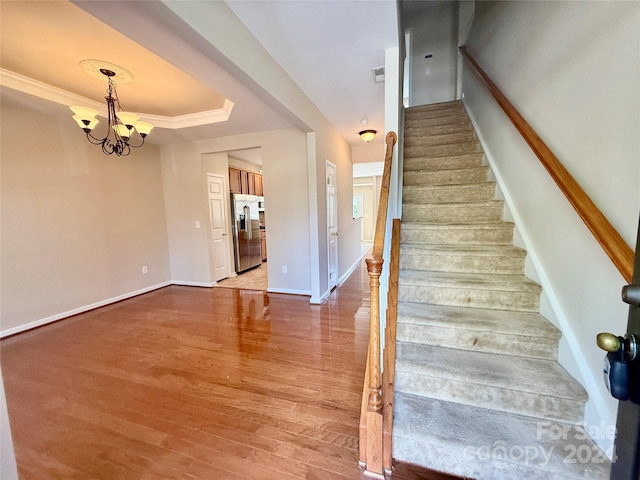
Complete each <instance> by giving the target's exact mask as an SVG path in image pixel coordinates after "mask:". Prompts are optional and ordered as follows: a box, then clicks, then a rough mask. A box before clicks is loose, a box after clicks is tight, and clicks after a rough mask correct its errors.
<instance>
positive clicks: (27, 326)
mask: <svg viewBox="0 0 640 480" xmlns="http://www.w3.org/2000/svg"><path fill="white" fill-rule="evenodd" d="M169 285H171V282H163V283H158V284H156V285H152V286H150V287H145V288H141V289H140V290H135V291H133V292H128V293H124V294H122V295H118V296H117V297H112V298H108V299H106V300H101V301H99V302H96V303H92V304H90V305H85V306H82V307H78V308H74V309H72V310H67V311H66V312H62V313H57V314H55V315H51V316H50V317H46V318H42V319H40V320H35V321H33V322H29V323H25V324H23V325H19V326H17V327H13V328H8V329H6V330H2V331H0V338H4V337H8V336H9V335H15V334H16V333H21V332H25V331H27V330H31V329H32V328H36V327H41V326H43V325H46V324H48V323H53V322H57V321H58V320H62V319H63V318H67V317H71V316H73V315H78V314H79V313H84V312H88V311H89V310H94V309H96V308H99V307H104V306H105V305H109V304H111V303H116V302H120V301H122V300H126V299H127V298H131V297H136V296H138V295H142V294H143V293H148V292H151V291H153V290H157V289H159V288H163V287H166V286H169Z"/></svg>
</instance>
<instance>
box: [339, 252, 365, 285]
mask: <svg viewBox="0 0 640 480" xmlns="http://www.w3.org/2000/svg"><path fill="white" fill-rule="evenodd" d="M366 254H367V252H364V253H363V254H361V255H360V257H359V258H358V259H357V260H356V261H355V262H353V265H351V266H350V267H349V269H348V270H347V271H346V272H344V273H343V274H342V276H341V277H340V278H339V279H338V286H340V285H342V284H343V283H344V282H346V281H347V278H349V276H350V275H351V274H352V273H353V272H354V270H355V269H356V268H358V267H359V266H360V264H361V263H362V259H363V258H364V256H365V255H366Z"/></svg>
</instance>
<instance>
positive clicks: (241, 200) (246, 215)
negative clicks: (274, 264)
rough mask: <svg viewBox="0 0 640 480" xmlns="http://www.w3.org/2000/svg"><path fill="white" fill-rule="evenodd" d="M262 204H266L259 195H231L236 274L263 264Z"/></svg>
mask: <svg viewBox="0 0 640 480" xmlns="http://www.w3.org/2000/svg"><path fill="white" fill-rule="evenodd" d="M262 202H264V198H263V197H258V196H257V195H242V194H239V193H232V194H231V215H232V216H233V222H232V226H233V249H234V252H235V263H236V273H240V272H244V271H245V270H248V269H250V268H253V267H257V266H258V265H260V264H262V243H261V241H260V215H259V213H258V205H259V204H260V205H262Z"/></svg>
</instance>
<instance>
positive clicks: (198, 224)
mask: <svg viewBox="0 0 640 480" xmlns="http://www.w3.org/2000/svg"><path fill="white" fill-rule="evenodd" d="M196 228H200V220H196Z"/></svg>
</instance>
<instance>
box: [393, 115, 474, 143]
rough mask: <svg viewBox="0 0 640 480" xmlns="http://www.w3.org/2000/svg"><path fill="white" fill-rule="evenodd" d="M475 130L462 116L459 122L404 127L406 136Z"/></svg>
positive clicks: (425, 135)
mask: <svg viewBox="0 0 640 480" xmlns="http://www.w3.org/2000/svg"><path fill="white" fill-rule="evenodd" d="M461 132H475V130H474V129H473V126H472V125H471V122H470V121H469V120H468V119H464V118H461V119H460V120H459V121H458V122H455V123H449V124H444V125H431V126H429V127H407V128H405V129H404V138H405V139H410V138H412V137H422V136H424V137H430V136H434V135H447V134H450V133H461Z"/></svg>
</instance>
